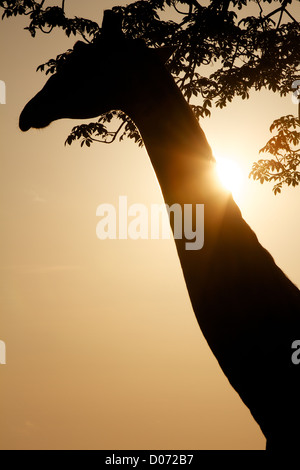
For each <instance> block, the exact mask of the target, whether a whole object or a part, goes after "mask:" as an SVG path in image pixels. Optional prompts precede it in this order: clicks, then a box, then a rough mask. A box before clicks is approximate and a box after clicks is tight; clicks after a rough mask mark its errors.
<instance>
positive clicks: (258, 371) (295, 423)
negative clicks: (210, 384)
mask: <svg viewBox="0 0 300 470" xmlns="http://www.w3.org/2000/svg"><path fill="white" fill-rule="evenodd" d="M171 53H172V50H170V49H167V48H161V49H150V48H147V46H146V45H145V43H144V42H143V41H142V40H139V39H137V40H129V39H125V37H124V36H123V34H122V29H121V18H120V17H119V16H117V15H115V14H113V13H112V12H111V11H106V12H105V14H104V19H103V25H102V33H101V36H100V37H99V38H98V39H97V40H95V41H94V42H93V43H92V44H85V43H83V42H77V43H76V44H75V45H74V48H73V52H72V54H71V55H70V56H69V60H68V61H67V62H66V63H65V65H64V66H62V67H61V69H60V70H58V71H57V72H56V74H55V75H53V76H52V77H51V78H50V79H49V80H48V81H47V82H46V84H45V86H44V87H43V88H42V90H41V91H40V92H39V93H37V95H36V96H35V97H34V98H32V100H31V101H29V102H28V104H27V105H26V106H25V108H24V109H23V111H22V113H21V115H20V121H19V126H20V129H21V130H23V131H26V130H28V129H30V128H32V127H33V128H42V127H46V126H47V125H49V124H50V123H51V122H52V121H54V120H57V119H62V118H92V117H97V116H99V115H101V114H103V113H105V112H108V111H111V110H121V111H123V112H124V113H126V114H127V115H128V116H129V117H130V118H131V119H132V120H133V121H134V122H135V124H136V125H137V127H138V128H139V130H140V132H141V135H142V138H143V141H144V143H145V147H146V149H147V152H148V155H149V157H150V160H151V163H152V166H153V169H154V172H155V174H156V177H157V180H158V183H159V185H160V188H161V191H162V195H163V197H164V200H165V203H166V204H168V205H172V204H173V203H177V204H181V205H184V204H193V205H194V206H195V205H196V204H198V203H201V204H204V207H205V222H204V233H205V235H204V246H203V248H202V249H201V250H197V251H189V250H186V249H185V240H184V238H182V239H176V240H175V243H176V248H177V252H178V256H179V260H180V263H181V267H182V271H183V275H184V279H185V282H186V286H187V289H188V293H189V296H190V300H191V303H192V306H193V309H194V312H195V315H196V318H197V321H198V323H199V326H200V328H201V330H202V332H203V334H204V336H205V338H206V340H207V343H208V345H209V346H210V348H211V350H212V352H213V354H214V355H215V357H216V358H217V360H218V362H219V365H220V367H221V368H222V370H223V372H224V373H225V375H226V377H227V378H228V380H229V382H230V383H231V385H232V386H233V387H234V389H235V390H236V391H237V393H238V394H239V396H240V397H241V399H242V400H243V402H244V403H245V404H246V406H247V407H248V408H249V410H250V411H251V413H252V415H253V417H254V419H255V420H256V422H257V423H258V424H259V426H260V428H261V430H262V432H263V434H264V435H265V437H266V439H267V450H272V449H274V450H278V449H281V450H287V449H288V450H295V449H297V448H298V444H299V440H300V399H299V386H300V366H299V368H297V366H296V365H295V364H293V362H292V360H291V355H292V353H293V350H292V349H291V348H292V346H291V345H292V343H293V341H294V340H296V339H298V338H299V334H300V308H299V307H300V295H299V290H298V288H297V287H296V286H295V285H294V284H293V283H292V282H291V281H290V280H289V279H288V278H287V277H286V276H285V274H284V273H283V272H282V271H281V269H280V268H279V267H278V266H277V265H276V264H275V262H274V260H273V258H272V256H271V255H270V254H269V253H268V251H267V250H266V249H265V248H263V247H262V246H261V244H260V243H259V241H258V239H257V237H256V235H255V233H254V232H253V231H252V230H251V228H250V227H249V226H248V225H247V223H246V222H245V221H244V220H243V218H242V215H241V212H240V210H239V208H238V206H237V205H236V204H235V202H234V200H233V198H232V196H231V195H230V194H228V192H226V191H225V190H223V189H222V188H221V187H220V185H219V183H218V182H217V179H216V173H215V160H214V157H213V154H212V150H211V148H210V146H209V144H208V142H207V140H206V137H205V135H204V132H203V130H202V129H201V127H200V126H199V123H198V121H197V119H196V118H195V116H194V114H193V112H192V110H191V108H190V107H189V105H188V103H187V102H186V101H185V99H184V97H183V96H182V94H181V92H180V90H179V89H178V88H177V86H176V84H175V82H174V80H173V78H172V76H171V74H170V73H169V72H168V70H167V68H166V67H165V62H166V61H167V60H168V58H169V56H170V54H171Z"/></svg>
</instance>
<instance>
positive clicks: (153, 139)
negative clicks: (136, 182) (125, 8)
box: [126, 67, 214, 203]
mask: <svg viewBox="0 0 300 470" xmlns="http://www.w3.org/2000/svg"><path fill="white" fill-rule="evenodd" d="M148 75H149V76H150V73H149V74H148ZM127 109H128V111H127V110H126V111H127V113H128V115H129V116H131V118H132V119H133V121H134V122H135V123H136V125H137V127H138V128H139V130H140V133H141V135H142V138H143V141H144V144H145V147H146V149H147V152H148V155H149V157H150V160H151V163H152V165H153V168H154V171H155V173H156V176H157V178H158V181H159V184H160V187H161V189H162V192H163V195H164V198H165V201H166V203H173V202H177V203H188V202H193V201H194V202H195V200H196V199H197V200H198V202H201V201H200V199H202V200H203V201H204V200H205V199H207V198H208V196H209V194H210V193H211V189H212V184H211V181H210V183H209V184H207V182H208V179H209V178H208V173H210V174H211V176H212V174H213V169H214V159H213V156H212V151H211V148H210V146H209V144H208V142H207V139H206V137H205V134H204V132H203V130H202V129H201V127H200V126H199V123H198V121H197V119H196V117H195V115H194V114H193V112H192V110H191V108H190V106H189V105H188V103H187V102H186V101H185V99H184V97H183V96H182V94H181V92H180V90H179V89H178V87H177V86H176V84H175V82H174V80H173V78H172V77H171V75H170V74H169V73H168V72H167V71H166V70H165V68H164V67H161V69H160V71H159V73H158V74H156V75H155V76H153V74H151V80H150V79H149V80H147V81H145V83H144V86H143V94H142V96H141V97H140V98H139V97H136V96H135V99H134V100H131V101H130V103H129V106H128V107H127Z"/></svg>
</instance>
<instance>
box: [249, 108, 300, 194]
mask: <svg viewBox="0 0 300 470" xmlns="http://www.w3.org/2000/svg"><path fill="white" fill-rule="evenodd" d="M299 128H300V123H299V119H296V118H295V117H294V116H292V115H288V116H283V117H281V118H280V119H276V120H275V121H274V122H273V124H272V125H271V127H270V132H272V131H274V129H277V134H275V135H274V136H273V137H272V138H271V139H270V140H269V141H268V142H267V144H266V145H265V146H264V147H263V148H262V149H261V150H260V152H265V153H269V154H271V155H273V156H274V157H275V159H274V158H273V159H264V160H263V159H262V160H258V162H256V163H254V164H253V166H252V170H251V173H250V175H251V176H252V177H253V179H255V180H256V179H258V180H259V181H260V182H261V183H263V182H264V181H274V182H277V183H276V184H275V185H274V187H273V191H274V194H277V193H280V192H281V189H282V185H283V184H287V185H288V186H290V185H292V186H297V185H298V184H299V182H300V171H299V170H297V168H298V166H300V148H297V146H299V144H300V132H299ZM297 129H298V130H297Z"/></svg>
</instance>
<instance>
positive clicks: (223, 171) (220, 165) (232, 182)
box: [215, 156, 244, 200]
mask: <svg viewBox="0 0 300 470" xmlns="http://www.w3.org/2000/svg"><path fill="white" fill-rule="evenodd" d="M215 158H216V162H217V164H216V170H217V175H218V177H219V180H220V183H221V184H222V186H223V187H224V188H225V189H227V190H228V191H230V192H231V193H232V196H233V198H234V199H235V200H236V199H238V198H239V196H240V195H241V190H242V186H243V180H244V175H243V172H242V169H241V167H240V166H239V165H238V163H236V162H235V161H234V160H231V159H230V158H227V157H226V158H225V157H219V156H215Z"/></svg>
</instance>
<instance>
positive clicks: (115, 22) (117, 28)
mask: <svg viewBox="0 0 300 470" xmlns="http://www.w3.org/2000/svg"><path fill="white" fill-rule="evenodd" d="M122 21H123V18H122V15H121V14H120V13H114V12H113V11H112V10H105V11H104V14H103V21H102V37H105V38H107V39H115V38H118V37H122V36H123V33H122Z"/></svg>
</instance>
